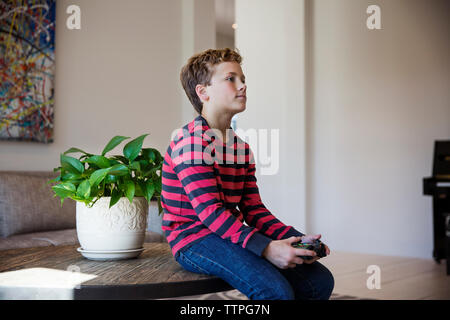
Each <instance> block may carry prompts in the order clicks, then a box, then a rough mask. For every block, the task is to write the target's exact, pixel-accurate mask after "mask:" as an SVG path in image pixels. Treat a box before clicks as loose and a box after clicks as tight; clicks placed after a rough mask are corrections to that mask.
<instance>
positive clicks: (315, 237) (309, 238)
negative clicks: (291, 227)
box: [300, 234, 331, 264]
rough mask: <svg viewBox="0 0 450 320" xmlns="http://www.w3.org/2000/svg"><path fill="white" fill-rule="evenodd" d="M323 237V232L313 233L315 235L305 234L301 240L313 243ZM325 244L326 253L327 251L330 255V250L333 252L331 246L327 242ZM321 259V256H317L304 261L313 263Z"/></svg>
mask: <svg viewBox="0 0 450 320" xmlns="http://www.w3.org/2000/svg"><path fill="white" fill-rule="evenodd" d="M321 237H322V235H321V234H313V235H304V236H302V237H300V239H301V241H302V242H303V243H312V242H313V241H314V240H319V239H320V238H321ZM323 245H324V246H325V253H326V255H327V256H329V255H330V252H331V251H330V248H328V246H327V245H326V244H325V243H324V244H323ZM319 259H320V258H317V257H315V258H314V259H311V260H307V261H304V262H305V263H307V264H310V263H313V262H314V261H317V260H319Z"/></svg>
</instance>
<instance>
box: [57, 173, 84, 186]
mask: <svg viewBox="0 0 450 320" xmlns="http://www.w3.org/2000/svg"><path fill="white" fill-rule="evenodd" d="M77 179H81V174H80V173H71V172H67V173H65V174H63V175H62V176H61V180H62V181H70V182H72V183H73V181H72V180H77Z"/></svg>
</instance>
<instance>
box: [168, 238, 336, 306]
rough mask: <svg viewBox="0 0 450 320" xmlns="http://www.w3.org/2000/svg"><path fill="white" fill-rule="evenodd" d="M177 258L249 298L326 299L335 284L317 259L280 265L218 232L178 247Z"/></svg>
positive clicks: (185, 266)
mask: <svg viewBox="0 0 450 320" xmlns="http://www.w3.org/2000/svg"><path fill="white" fill-rule="evenodd" d="M176 261H177V262H178V263H179V264H180V265H181V266H182V267H183V268H184V269H186V270H188V271H191V272H195V273H201V274H208V275H213V276H217V277H219V278H222V279H223V280H225V281H226V282H228V283H229V284H230V285H231V286H232V287H234V288H236V289H237V290H239V291H240V292H242V293H243V294H245V295H246V296H247V297H248V298H249V299H255V300H294V299H295V300H305V299H312V300H327V299H329V298H330V296H331V292H332V291H333V288H334V278H333V275H332V274H331V272H330V271H329V270H328V269H327V268H326V267H325V266H324V265H322V264H321V263H319V262H318V261H315V262H313V263H312V264H301V265H297V266H296V267H295V268H288V269H279V268H277V267H276V266H274V265H273V264H272V263H270V262H269V261H268V260H266V259H264V258H262V257H259V256H257V255H256V254H254V253H253V252H251V251H249V250H246V249H244V248H242V247H240V246H238V245H236V244H234V243H231V242H230V241H227V240H224V239H222V238H220V237H219V236H218V235H216V234H210V235H208V236H206V237H205V238H203V239H201V240H199V241H197V242H195V243H193V244H192V245H190V246H189V247H187V248H183V249H181V250H180V251H178V254H177V256H176Z"/></svg>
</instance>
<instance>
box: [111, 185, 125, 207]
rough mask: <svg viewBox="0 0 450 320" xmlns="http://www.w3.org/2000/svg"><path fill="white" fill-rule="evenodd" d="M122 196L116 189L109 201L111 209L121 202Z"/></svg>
mask: <svg viewBox="0 0 450 320" xmlns="http://www.w3.org/2000/svg"><path fill="white" fill-rule="evenodd" d="M121 196H122V193H121V192H120V191H119V190H118V189H117V188H114V189H113V191H112V193H111V200H110V201H109V207H110V208H111V207H112V206H113V205H115V204H116V203H117V201H119V199H120V198H121Z"/></svg>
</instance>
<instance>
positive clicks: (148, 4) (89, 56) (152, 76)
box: [0, 0, 215, 170]
mask: <svg viewBox="0 0 450 320" xmlns="http://www.w3.org/2000/svg"><path fill="white" fill-rule="evenodd" d="M70 4H76V5H79V6H80V8H81V30H68V29H67V28H66V18H67V17H68V16H69V15H68V14H66V8H67V6H68V5H70ZM202 10H203V11H200V6H199V5H197V7H194V3H193V2H192V1H191V2H190V3H188V2H187V1H183V2H182V1H163V0H159V1H148V0H133V1H132V2H130V3H129V2H126V1H123V0H96V1H88V0H73V1H66V0H58V2H57V21H56V24H57V27H56V40H55V44H56V48H55V55H56V74H55V122H54V123H55V131H54V143H51V144H48V145H44V144H38V143H30V142H12V141H0V170H51V169H53V168H54V167H57V166H58V164H59V154H60V153H61V152H63V151H65V150H67V149H69V148H70V147H78V148H81V149H84V150H86V151H90V152H101V150H102V149H103V147H104V146H105V145H106V143H107V142H108V141H109V139H110V138H112V137H113V136H114V135H126V136H129V137H137V136H139V135H141V134H143V133H150V135H149V136H148V137H147V138H146V139H145V141H144V147H155V148H157V149H158V150H160V152H161V153H163V154H164V153H165V151H166V149H167V146H168V143H169V139H170V135H171V133H172V131H173V130H175V129H176V128H178V127H180V126H181V125H183V124H184V121H183V119H182V115H183V109H182V108H183V104H182V101H185V100H187V97H186V96H185V93H184V91H183V89H182V87H181V84H180V80H179V73H180V70H181V66H182V65H183V64H184V62H185V60H186V59H187V57H186V56H188V55H190V54H192V50H194V49H195V48H190V47H192V46H191V43H190V39H197V42H196V46H200V47H201V46H208V47H209V46H214V43H215V37H214V34H215V30H214V17H213V18H211V19H209V20H208V19H203V20H202V19H199V16H202V15H207V14H208V13H209V12H210V11H212V12H214V8H213V6H212V7H211V6H210V7H209V10H210V11H205V10H206V9H202ZM195 19H196V20H201V21H202V22H201V26H203V27H204V29H206V30H210V31H206V32H205V31H202V30H201V28H199V25H198V24H199V23H197V24H195V23H194V21H195ZM211 25H212V28H211ZM187 26H195V27H196V29H194V27H192V28H191V31H190V32H191V33H190V35H189V36H190V38H188V39H187V40H186V38H185V37H187V35H186V30H187ZM207 34H212V36H211V37H210V38H206V40H205V35H207ZM198 39H200V40H198ZM201 39H203V40H201ZM199 41H200V42H201V41H203V43H199ZM208 41H209V42H208ZM190 108H191V109H192V110H193V108H192V106H190ZM123 145H125V143H123V144H122V145H120V146H119V147H117V148H116V149H114V150H115V152H117V153H119V152H122V147H123ZM113 152H114V151H113Z"/></svg>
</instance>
